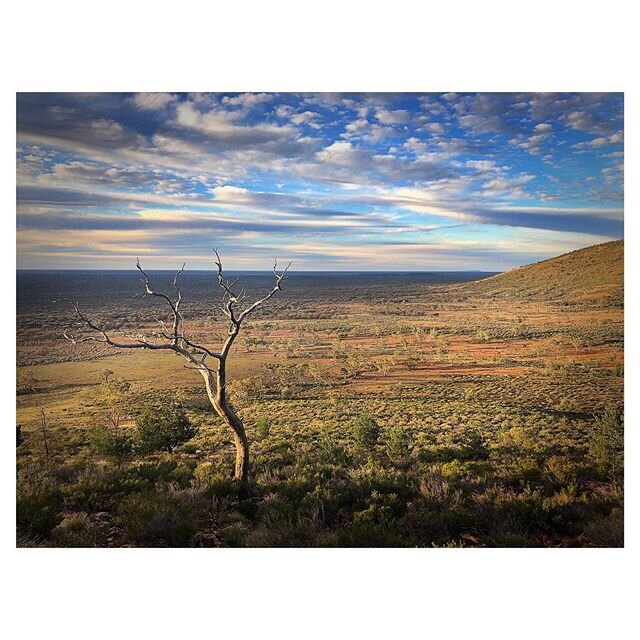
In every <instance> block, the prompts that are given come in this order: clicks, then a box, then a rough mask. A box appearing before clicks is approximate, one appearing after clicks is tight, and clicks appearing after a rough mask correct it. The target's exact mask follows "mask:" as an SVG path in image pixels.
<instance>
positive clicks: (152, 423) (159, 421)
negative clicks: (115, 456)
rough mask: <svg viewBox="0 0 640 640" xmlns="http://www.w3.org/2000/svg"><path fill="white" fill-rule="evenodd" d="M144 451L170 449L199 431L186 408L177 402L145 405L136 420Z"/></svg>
mask: <svg viewBox="0 0 640 640" xmlns="http://www.w3.org/2000/svg"><path fill="white" fill-rule="evenodd" d="M136 426H137V430H138V440H139V443H140V448H141V449H142V451H145V452H148V451H168V452H169V453H171V452H172V451H173V450H174V449H175V448H176V447H177V446H178V445H179V444H182V443H183V442H187V440H190V439H191V438H193V436H195V435H196V433H197V432H198V429H197V427H196V426H195V425H193V424H192V423H191V421H190V420H189V417H188V416H187V413H186V411H185V410H184V408H183V407H182V406H181V405H179V404H176V403H169V404H163V405H158V406H152V405H145V407H144V408H143V410H142V414H141V415H140V417H139V418H138V420H137V421H136Z"/></svg>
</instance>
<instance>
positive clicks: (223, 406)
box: [201, 358, 251, 499]
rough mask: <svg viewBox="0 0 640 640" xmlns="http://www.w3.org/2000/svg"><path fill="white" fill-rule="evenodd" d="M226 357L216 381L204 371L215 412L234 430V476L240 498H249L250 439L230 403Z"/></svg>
mask: <svg viewBox="0 0 640 640" xmlns="http://www.w3.org/2000/svg"><path fill="white" fill-rule="evenodd" d="M226 364H227V362H226V358H223V359H222V360H220V361H219V363H218V370H217V371H216V378H215V381H214V379H213V374H212V372H211V371H202V372H201V373H202V375H203V377H204V380H205V384H206V387H207V395H208V396H209V401H210V402H211V405H212V406H213V408H214V409H215V412H216V413H217V414H218V415H219V416H220V417H221V418H222V419H223V420H224V421H225V423H226V424H227V426H229V427H231V429H232V431H233V443H234V445H235V447H236V463H235V470H234V475H233V477H234V478H235V479H236V480H237V481H238V484H239V490H238V495H239V497H240V499H244V498H247V497H248V496H249V494H250V491H251V482H250V479H249V464H250V459H249V440H248V438H247V433H246V431H245V429H244V424H243V423H242V420H241V419H240V418H239V416H238V414H237V413H236V412H235V411H234V410H233V407H232V406H231V405H230V404H229V400H228V398H227V390H226Z"/></svg>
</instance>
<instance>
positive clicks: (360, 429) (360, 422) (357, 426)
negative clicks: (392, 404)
mask: <svg viewBox="0 0 640 640" xmlns="http://www.w3.org/2000/svg"><path fill="white" fill-rule="evenodd" d="M379 437H380V427H379V426H378V423H377V422H376V421H375V420H374V418H373V417H372V416H371V414H370V413H369V412H368V411H362V412H361V413H360V415H359V416H358V417H357V418H356V419H355V420H354V422H353V439H354V440H355V442H356V444H358V445H360V446H361V447H363V448H366V449H373V447H375V446H376V444H377V442H378V438H379Z"/></svg>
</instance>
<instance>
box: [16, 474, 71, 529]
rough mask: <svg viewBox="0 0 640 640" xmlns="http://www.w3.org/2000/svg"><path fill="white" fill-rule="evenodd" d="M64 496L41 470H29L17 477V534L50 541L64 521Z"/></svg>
mask: <svg viewBox="0 0 640 640" xmlns="http://www.w3.org/2000/svg"><path fill="white" fill-rule="evenodd" d="M61 508H62V497H61V495H60V492H59V490H58V487H57V486H56V484H55V483H54V482H53V481H52V479H51V478H50V476H49V475H48V474H47V473H46V472H45V471H42V470H39V469H27V470H26V471H25V472H22V473H20V474H19V475H18V483H17V495H16V524H17V528H18V532H19V533H22V534H27V535H29V536H35V537H42V538H48V537H49V535H50V534H51V531H52V529H53V528H54V527H55V526H56V525H57V524H58V523H59V522H60V521H61V520H62V517H61V516H60V515H59V512H60V509H61Z"/></svg>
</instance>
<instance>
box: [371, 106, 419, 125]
mask: <svg viewBox="0 0 640 640" xmlns="http://www.w3.org/2000/svg"><path fill="white" fill-rule="evenodd" d="M376 118H377V119H378V122H381V123H382V124H389V125H393V124H407V123H408V122H409V120H411V114H410V113H409V112H408V111H405V110H404V109H396V110H395V111H391V110H389V109H378V110H377V111H376Z"/></svg>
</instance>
